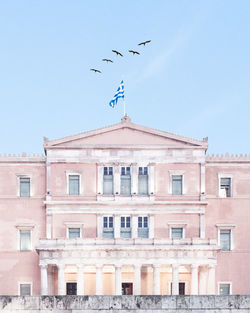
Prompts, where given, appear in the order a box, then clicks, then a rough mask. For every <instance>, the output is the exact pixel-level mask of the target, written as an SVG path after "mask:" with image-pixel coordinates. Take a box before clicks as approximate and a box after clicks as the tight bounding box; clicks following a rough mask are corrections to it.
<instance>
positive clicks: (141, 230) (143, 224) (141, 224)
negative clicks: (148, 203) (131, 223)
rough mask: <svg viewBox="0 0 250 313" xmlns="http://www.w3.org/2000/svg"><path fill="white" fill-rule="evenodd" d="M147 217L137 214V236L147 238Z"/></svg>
mask: <svg viewBox="0 0 250 313" xmlns="http://www.w3.org/2000/svg"><path fill="white" fill-rule="evenodd" d="M148 236H149V230H148V217H147V216H138V237H139V238H148Z"/></svg>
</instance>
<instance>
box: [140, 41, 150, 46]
mask: <svg viewBox="0 0 250 313" xmlns="http://www.w3.org/2000/svg"><path fill="white" fill-rule="evenodd" d="M150 42H151V40H146V41H143V42H140V43H138V46H142V45H143V46H145V45H146V44H147V43H150Z"/></svg>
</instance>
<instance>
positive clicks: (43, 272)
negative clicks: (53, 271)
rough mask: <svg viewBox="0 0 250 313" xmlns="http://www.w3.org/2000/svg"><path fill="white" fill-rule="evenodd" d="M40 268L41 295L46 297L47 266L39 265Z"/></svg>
mask: <svg viewBox="0 0 250 313" xmlns="http://www.w3.org/2000/svg"><path fill="white" fill-rule="evenodd" d="M40 268H41V295H42V296H45V295H48V273H47V268H48V266H47V265H40Z"/></svg>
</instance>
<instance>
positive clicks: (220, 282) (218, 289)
mask: <svg viewBox="0 0 250 313" xmlns="http://www.w3.org/2000/svg"><path fill="white" fill-rule="evenodd" d="M220 284H228V285H229V295H232V294H233V292H232V282H231V281H218V282H217V293H218V295H220Z"/></svg>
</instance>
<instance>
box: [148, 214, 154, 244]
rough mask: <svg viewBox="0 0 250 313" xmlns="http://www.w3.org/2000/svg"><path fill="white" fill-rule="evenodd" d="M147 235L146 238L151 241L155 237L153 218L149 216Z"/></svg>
mask: <svg viewBox="0 0 250 313" xmlns="http://www.w3.org/2000/svg"><path fill="white" fill-rule="evenodd" d="M148 226H149V234H148V237H149V238H151V239H153V238H154V237H155V216H154V215H150V216H149V224H148Z"/></svg>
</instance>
